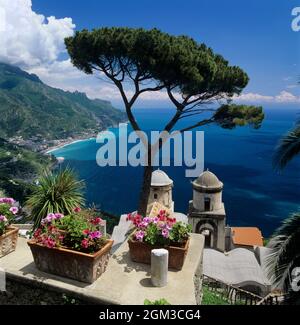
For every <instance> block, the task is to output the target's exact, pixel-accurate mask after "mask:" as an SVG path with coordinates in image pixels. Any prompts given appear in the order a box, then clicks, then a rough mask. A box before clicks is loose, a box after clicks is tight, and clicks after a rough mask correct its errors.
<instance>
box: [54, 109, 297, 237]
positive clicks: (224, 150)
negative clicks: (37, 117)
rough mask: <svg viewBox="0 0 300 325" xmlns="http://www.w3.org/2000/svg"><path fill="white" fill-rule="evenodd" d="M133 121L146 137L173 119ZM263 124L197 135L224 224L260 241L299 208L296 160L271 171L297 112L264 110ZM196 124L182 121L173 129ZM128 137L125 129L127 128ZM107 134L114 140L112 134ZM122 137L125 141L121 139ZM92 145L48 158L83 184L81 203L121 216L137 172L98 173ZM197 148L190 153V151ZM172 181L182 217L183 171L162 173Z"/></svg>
mask: <svg viewBox="0 0 300 325" xmlns="http://www.w3.org/2000/svg"><path fill="white" fill-rule="evenodd" d="M134 113H135V116H136V118H137V120H138V122H139V123H140V125H141V127H142V128H143V129H145V130H147V131H150V130H160V129H161V128H162V126H163V125H164V124H165V123H166V122H167V121H168V120H169V119H170V117H171V116H172V114H173V113H174V111H173V110H171V109H158V108H155V109H136V110H135V111H134ZM265 114H266V117H265V120H264V122H263V124H262V127H261V128H260V129H258V130H255V129H252V128H250V127H239V128H236V129H234V130H226V129H222V128H220V127H218V126H216V125H210V126H205V127H203V128H201V129H199V130H201V131H204V134H205V168H209V170H210V171H212V172H213V173H215V174H216V175H217V176H218V178H219V179H220V180H221V181H222V182H223V183H224V191H223V201H224V203H225V209H226V213H227V224H229V225H231V226H257V227H259V228H260V229H261V230H262V232H263V235H264V236H265V237H267V236H269V235H271V234H272V232H273V231H274V230H275V229H276V227H278V226H279V225H280V223H281V221H282V220H283V219H285V218H286V217H288V216H289V215H290V214H291V213H292V212H294V211H297V210H298V209H299V206H300V191H299V185H300V184H299V181H300V168H299V158H297V159H295V160H294V161H293V162H292V163H290V164H289V166H288V167H287V168H286V169H285V170H284V171H283V172H281V173H278V172H277V171H275V170H274V169H273V168H272V155H273V152H274V149H275V147H276V145H277V143H278V140H279V139H280V137H281V136H282V135H283V134H284V133H286V132H287V131H288V130H289V129H290V128H292V127H293V125H294V123H295V121H296V119H297V118H299V116H298V114H299V111H298V110H297V109H280V108H278V107H276V108H273V109H265ZM193 122H196V117H192V118H190V119H189V120H182V121H181V123H180V124H179V125H178V127H182V126H188V125H190V124H191V123H193ZM128 129H129V131H130V128H128ZM110 131H112V132H114V133H115V134H118V129H117V128H111V129H110ZM122 136H126V135H124V134H123V135H122ZM99 148H100V144H98V143H96V141H95V139H90V140H86V141H82V142H77V143H74V144H71V145H68V146H66V147H64V148H61V149H58V150H56V151H54V152H52V154H54V155H55V156H56V157H64V158H65V162H64V164H63V165H68V166H70V167H72V168H73V169H74V170H75V171H76V172H77V173H78V175H79V177H80V178H81V179H84V180H85V182H86V200H87V203H88V204H90V205H91V204H95V205H96V206H98V207H101V208H102V209H103V210H105V211H109V212H112V213H115V214H119V215H120V214H122V213H128V212H131V211H134V210H135V209H136V207H137V201H138V197H139V191H140V186H141V181H142V168H141V167H99V166H98V165H97V163H96V153H97V151H98V149H99ZM195 149H196V148H194V150H195ZM161 169H162V170H164V171H165V172H167V174H168V175H169V177H170V178H172V179H173V181H174V189H173V197H174V201H175V210H176V211H178V212H183V213H186V212H187V210H188V202H189V200H191V198H192V186H191V181H192V179H190V178H186V177H185V170H186V167H185V166H183V167H174V166H171V167H167V168H165V167H161Z"/></svg>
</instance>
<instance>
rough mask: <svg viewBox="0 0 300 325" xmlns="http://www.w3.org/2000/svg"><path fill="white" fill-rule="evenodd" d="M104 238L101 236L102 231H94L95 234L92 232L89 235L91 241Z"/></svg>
mask: <svg viewBox="0 0 300 325" xmlns="http://www.w3.org/2000/svg"><path fill="white" fill-rule="evenodd" d="M101 236H102V234H101V232H100V231H98V230H97V231H94V232H91V233H90V234H89V237H90V238H91V239H98V238H100V237H101Z"/></svg>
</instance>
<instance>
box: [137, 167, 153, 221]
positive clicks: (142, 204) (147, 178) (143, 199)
mask: <svg viewBox="0 0 300 325" xmlns="http://www.w3.org/2000/svg"><path fill="white" fill-rule="evenodd" d="M152 171H153V167H152V166H151V165H149V166H145V167H144V174H143V185H142V190H141V192H140V200H139V209H138V213H139V214H140V215H142V216H146V213H147V205H148V200H149V194H150V187H151V177H152Z"/></svg>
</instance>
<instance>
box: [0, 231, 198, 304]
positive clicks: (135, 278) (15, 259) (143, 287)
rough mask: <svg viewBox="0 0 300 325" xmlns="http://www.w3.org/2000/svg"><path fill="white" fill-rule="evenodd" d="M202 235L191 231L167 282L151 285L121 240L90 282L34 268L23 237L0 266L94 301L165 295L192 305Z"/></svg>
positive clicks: (21, 278)
mask: <svg viewBox="0 0 300 325" xmlns="http://www.w3.org/2000/svg"><path fill="white" fill-rule="evenodd" d="M203 245H204V237H203V236H202V235H199V234H192V236H191V242H190V247H189V251H188V254H187V257H186V260H185V263H184V266H183V268H182V270H181V271H172V270H169V272H168V285H167V286H166V287H164V288H156V287H153V286H152V285H151V281H150V265H144V264H138V263H134V262H132V261H131V260H130V257H129V252H128V244H127V243H126V242H124V243H123V244H122V245H120V247H119V248H118V249H117V250H116V251H115V252H114V254H113V255H112V256H111V258H110V261H109V264H108V267H107V270H106V272H105V273H104V274H103V275H102V276H101V277H100V278H99V279H98V280H97V281H96V282H94V283H93V284H91V285H89V284H85V283H81V282H77V281H74V280H70V279H66V278H62V277H59V276H55V275H51V274H48V273H44V272H41V271H39V270H37V269H36V267H35V264H34V262H33V258H32V255H31V251H30V249H29V247H28V246H27V243H26V240H25V239H24V238H19V241H18V246H17V249H16V251H15V252H13V253H11V254H9V255H7V256H5V257H3V258H1V259H0V268H2V269H4V270H5V271H6V277H7V279H8V280H10V281H18V282H20V283H24V284H27V285H30V286H32V287H39V288H43V289H44V290H50V291H55V292H61V293H65V294H68V295H70V296H72V297H74V298H78V299H81V300H84V301H87V302H91V303H97V304H121V305H126V304H132V305H142V304H143V303H144V300H145V299H149V300H156V299H161V298H165V299H166V300H167V301H169V302H170V303H171V304H172V305H195V304H200V301H201V284H202V254H201V252H203Z"/></svg>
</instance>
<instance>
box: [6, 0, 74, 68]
mask: <svg viewBox="0 0 300 325" xmlns="http://www.w3.org/2000/svg"><path fill="white" fill-rule="evenodd" d="M0 8H1V9H2V10H1V11H2V12H4V15H5V21H4V22H2V25H3V26H2V29H1V31H0V61H3V62H6V63H11V64H16V65H19V66H21V67H23V68H25V67H33V66H37V65H39V64H45V63H50V62H54V61H56V60H57V59H58V57H59V55H60V54H61V53H62V52H64V51H65V46H64V38H65V37H67V36H71V35H73V32H74V29H75V25H74V24H73V22H72V19H71V18H63V19H56V18H55V17H53V16H52V17H48V18H46V17H45V16H43V15H39V14H37V13H35V12H34V11H33V10H32V2H31V0H0Z"/></svg>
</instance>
